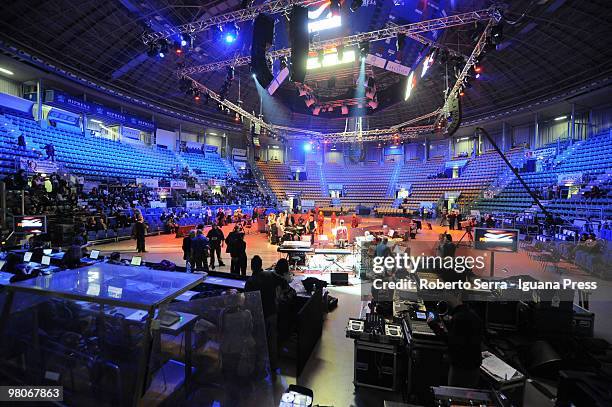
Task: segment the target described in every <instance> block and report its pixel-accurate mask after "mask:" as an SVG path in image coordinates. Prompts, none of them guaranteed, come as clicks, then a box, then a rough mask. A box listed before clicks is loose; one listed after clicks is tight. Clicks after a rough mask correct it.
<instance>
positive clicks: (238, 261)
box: [228, 233, 247, 276]
mask: <svg viewBox="0 0 612 407" xmlns="http://www.w3.org/2000/svg"><path fill="white" fill-rule="evenodd" d="M228 237H229V236H228ZM231 245H232V246H231V248H230V255H231V256H232V262H231V264H230V272H231V273H232V274H241V275H243V276H246V266H247V256H246V242H245V241H244V233H238V235H237V237H236V238H235V239H234V240H233V241H232V244H231Z"/></svg>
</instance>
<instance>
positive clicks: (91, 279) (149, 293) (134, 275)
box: [14, 263, 202, 308]
mask: <svg viewBox="0 0 612 407" xmlns="http://www.w3.org/2000/svg"><path fill="white" fill-rule="evenodd" d="M200 280H202V276H201V275H197V274H186V273H171V272H167V271H157V270H150V269H148V268H144V267H142V268H141V267H128V266H122V265H114V264H108V263H104V264H102V265H101V264H95V265H92V266H87V267H82V268H80V269H76V270H65V271H62V272H61V273H55V274H51V275H48V276H40V277H37V278H34V279H30V280H26V281H21V282H19V283H15V284H14V286H17V287H23V288H29V289H35V290H41V291H46V292H52V293H57V294H71V295H78V296H82V298H83V299H84V300H90V301H96V299H97V298H103V299H105V300H108V301H113V300H116V301H118V302H122V303H129V304H130V305H133V306H134V307H145V308H146V307H147V306H150V305H152V304H157V303H160V302H162V301H167V300H169V299H172V298H174V297H175V293H176V292H179V291H181V290H184V289H186V288H188V287H192V286H194V285H195V284H196V283H197V282H198V281H200Z"/></svg>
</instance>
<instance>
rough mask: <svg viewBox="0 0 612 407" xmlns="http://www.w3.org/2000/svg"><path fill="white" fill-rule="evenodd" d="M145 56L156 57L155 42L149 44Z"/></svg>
mask: <svg viewBox="0 0 612 407" xmlns="http://www.w3.org/2000/svg"><path fill="white" fill-rule="evenodd" d="M147 55H148V56H149V58H153V57H154V56H155V55H157V44H156V43H155V42H152V43H150V44H149V49H148V50H147Z"/></svg>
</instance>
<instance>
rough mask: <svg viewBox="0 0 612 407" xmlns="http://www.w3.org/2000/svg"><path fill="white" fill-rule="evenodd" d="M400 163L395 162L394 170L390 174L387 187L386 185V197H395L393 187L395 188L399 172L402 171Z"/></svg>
mask: <svg viewBox="0 0 612 407" xmlns="http://www.w3.org/2000/svg"><path fill="white" fill-rule="evenodd" d="M402 164H403V163H402V162H401V161H397V162H396V163H395V168H393V173H391V179H390V180H389V185H387V195H386V196H387V197H388V198H394V197H395V187H396V186H397V179H398V178H399V173H400V170H401V169H402Z"/></svg>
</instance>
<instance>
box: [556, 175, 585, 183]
mask: <svg viewBox="0 0 612 407" xmlns="http://www.w3.org/2000/svg"><path fill="white" fill-rule="evenodd" d="M581 183H582V172H566V173H563V174H559V175H557V184H558V185H566V186H571V185H578V184H581Z"/></svg>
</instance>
